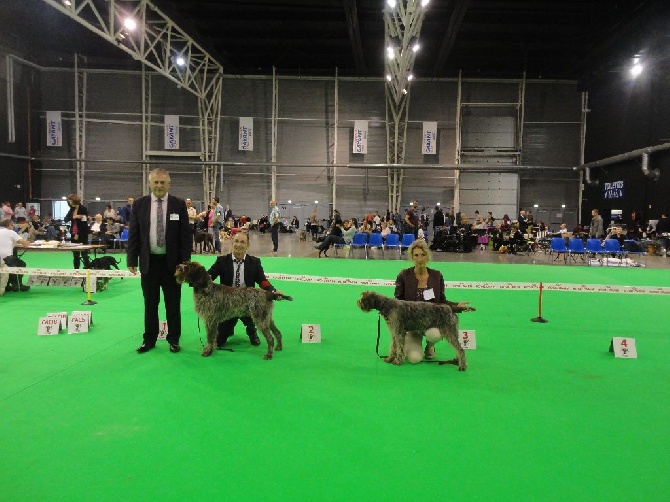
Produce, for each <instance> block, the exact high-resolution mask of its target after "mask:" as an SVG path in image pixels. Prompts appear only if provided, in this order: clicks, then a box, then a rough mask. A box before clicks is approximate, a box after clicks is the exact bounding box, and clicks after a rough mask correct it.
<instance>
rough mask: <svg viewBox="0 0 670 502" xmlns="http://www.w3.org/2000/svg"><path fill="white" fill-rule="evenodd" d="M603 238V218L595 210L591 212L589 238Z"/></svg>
mask: <svg viewBox="0 0 670 502" xmlns="http://www.w3.org/2000/svg"><path fill="white" fill-rule="evenodd" d="M604 236H605V225H604V223H603V217H602V216H600V214H599V213H598V210H597V209H593V210H591V225H590V226H589V237H595V238H596V239H602V238H603V237H604Z"/></svg>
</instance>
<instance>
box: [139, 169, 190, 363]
mask: <svg viewBox="0 0 670 502" xmlns="http://www.w3.org/2000/svg"><path fill="white" fill-rule="evenodd" d="M169 188H170V174H169V173H168V172H167V171H166V170H165V169H154V170H153V171H151V172H150V173H149V189H150V190H151V195H145V196H144V197H140V198H139V199H137V201H135V203H134V204H133V210H132V212H131V217H130V230H129V232H128V254H127V262H128V270H130V271H131V272H132V273H133V274H136V273H137V264H138V260H139V268H140V273H141V274H142V278H141V281H142V295H143V296H144V341H143V342H142V345H140V346H139V347H138V348H137V352H139V353H143V352H147V351H149V350H151V349H153V348H154V347H155V346H156V340H157V339H158V304H159V303H160V294H161V289H162V290H163V300H164V301H165V313H166V315H167V324H168V334H167V337H166V338H167V341H168V343H169V344H170V352H179V350H180V347H179V337H180V336H181V311H180V307H181V286H180V285H179V284H177V281H175V278H174V272H175V269H176V268H177V265H179V264H180V263H183V262H185V261H188V260H190V259H191V231H190V228H189V224H188V212H187V211H186V203H185V202H184V201H183V200H182V199H180V198H178V197H175V196H173V195H169V194H168V189H169Z"/></svg>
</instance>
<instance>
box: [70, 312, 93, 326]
mask: <svg viewBox="0 0 670 502" xmlns="http://www.w3.org/2000/svg"><path fill="white" fill-rule="evenodd" d="M72 316H77V317H85V318H86V322H87V323H88V326H90V325H91V324H93V313H92V312H91V311H90V310H73V311H72Z"/></svg>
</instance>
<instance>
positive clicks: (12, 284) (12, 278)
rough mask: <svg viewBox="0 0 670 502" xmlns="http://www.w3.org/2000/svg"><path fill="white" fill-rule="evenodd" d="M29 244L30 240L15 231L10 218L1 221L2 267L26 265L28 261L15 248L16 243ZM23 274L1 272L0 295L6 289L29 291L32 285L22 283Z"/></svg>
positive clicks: (0, 256) (20, 244)
mask: <svg viewBox="0 0 670 502" xmlns="http://www.w3.org/2000/svg"><path fill="white" fill-rule="evenodd" d="M17 244H18V245H19V246H29V245H30V242H28V241H27V240H25V239H22V238H21V236H20V235H19V234H18V233H16V232H15V231H14V223H13V222H12V220H10V219H9V218H3V219H2V220H1V221H0V264H1V265H2V268H4V266H5V265H6V266H8V267H25V266H26V262H25V261H23V260H21V259H20V258H19V257H18V256H17V255H16V251H15V249H14V246H15V245H17ZM22 281H23V276H22V275H18V274H8V273H3V272H0V296H2V295H3V294H4V293H5V291H17V292H18V291H28V290H29V289H30V286H24V285H23V284H22Z"/></svg>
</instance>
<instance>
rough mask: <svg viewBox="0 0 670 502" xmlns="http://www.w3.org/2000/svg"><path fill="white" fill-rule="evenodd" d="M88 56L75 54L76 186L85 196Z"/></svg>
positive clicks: (82, 195) (77, 190)
mask: <svg viewBox="0 0 670 502" xmlns="http://www.w3.org/2000/svg"><path fill="white" fill-rule="evenodd" d="M85 66H86V58H85V57H84V56H81V55H80V54H75V56H74V87H75V90H74V124H75V153H76V158H77V166H76V167H77V170H76V176H77V181H76V188H75V192H76V193H77V195H79V197H81V198H82V200H83V199H84V198H85V197H84V195H85V194H84V175H85V173H86V162H85V161H84V159H85V158H86V69H85Z"/></svg>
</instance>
